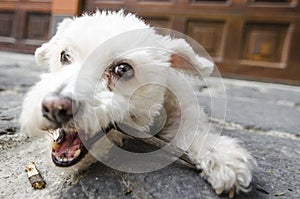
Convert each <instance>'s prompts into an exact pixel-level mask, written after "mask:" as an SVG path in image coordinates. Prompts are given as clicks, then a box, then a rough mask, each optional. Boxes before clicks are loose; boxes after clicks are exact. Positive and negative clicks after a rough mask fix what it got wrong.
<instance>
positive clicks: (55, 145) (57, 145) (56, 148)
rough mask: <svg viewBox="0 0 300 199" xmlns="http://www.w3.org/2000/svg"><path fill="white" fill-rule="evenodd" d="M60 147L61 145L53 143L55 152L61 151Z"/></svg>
mask: <svg viewBox="0 0 300 199" xmlns="http://www.w3.org/2000/svg"><path fill="white" fill-rule="evenodd" d="M59 147H60V145H59V144H57V143H56V142H54V143H53V146H52V148H53V149H54V150H55V151H57V150H58V149H59Z"/></svg>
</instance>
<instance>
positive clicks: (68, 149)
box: [55, 133, 82, 159]
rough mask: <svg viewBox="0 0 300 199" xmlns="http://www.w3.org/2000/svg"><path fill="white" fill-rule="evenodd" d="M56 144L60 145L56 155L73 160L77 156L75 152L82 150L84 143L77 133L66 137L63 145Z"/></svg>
mask: <svg viewBox="0 0 300 199" xmlns="http://www.w3.org/2000/svg"><path fill="white" fill-rule="evenodd" d="M55 144H56V145H60V146H59V147H58V148H57V150H56V155H57V156H59V157H66V158H68V159H70V158H73V157H74V155H77V154H75V152H76V151H77V150H78V149H80V145H81V144H82V142H81V140H80V138H79V137H78V135H76V133H69V134H67V135H66V136H65V138H64V140H63V142H62V143H60V144H57V143H55Z"/></svg>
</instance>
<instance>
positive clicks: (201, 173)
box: [200, 171, 207, 179]
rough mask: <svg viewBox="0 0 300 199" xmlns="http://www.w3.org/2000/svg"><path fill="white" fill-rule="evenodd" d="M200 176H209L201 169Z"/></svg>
mask: <svg viewBox="0 0 300 199" xmlns="http://www.w3.org/2000/svg"><path fill="white" fill-rule="evenodd" d="M200 176H201V177H202V178H204V179H206V178H207V176H206V174H205V172H204V171H201V172H200Z"/></svg>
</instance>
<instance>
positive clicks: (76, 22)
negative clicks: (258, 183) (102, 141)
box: [21, 11, 256, 196]
mask: <svg viewBox="0 0 300 199" xmlns="http://www.w3.org/2000/svg"><path fill="white" fill-rule="evenodd" d="M35 56H36V60H37V62H38V64H40V65H47V66H49V70H50V72H49V73H47V74H44V75H43V76H42V80H41V81H40V82H38V83H37V84H36V85H35V86H34V87H33V88H32V89H31V90H30V91H29V93H28V94H27V96H26V98H25V100H24V104H23V111H22V114H21V127H22V131H24V132H26V133H27V135H30V136H34V135H39V134H43V132H47V131H51V132H52V134H53V135H52V136H53V139H54V142H53V146H52V150H51V154H52V160H53V162H54V164H55V165H56V166H58V167H64V168H65V167H71V166H72V167H79V168H82V167H83V165H87V164H90V163H92V160H91V158H89V155H88V154H89V153H88V148H87V147H86V146H85V145H83V142H84V143H92V144H91V145H93V142H94V141H92V142H89V140H91V139H92V138H95V136H97V134H99V132H104V133H108V132H115V134H113V135H114V136H112V138H111V139H112V140H114V141H116V142H118V143H121V142H122V139H123V138H124V135H123V134H122V133H117V131H116V130H114V127H116V124H118V123H124V124H126V125H127V126H129V127H131V128H134V129H137V130H139V131H140V132H147V133H149V129H151V127H152V126H153V125H154V123H156V122H155V121H159V120H164V122H163V126H162V127H160V131H159V133H158V134H156V137H158V138H160V139H163V140H164V141H167V142H171V143H172V145H173V146H176V147H178V148H180V149H182V150H184V151H185V153H186V154H187V155H188V157H189V158H190V160H191V161H193V163H194V164H195V165H196V167H198V168H201V169H202V171H203V173H204V174H205V177H206V179H207V180H208V182H209V183H210V184H211V185H212V187H213V188H214V189H215V190H216V192H217V193H218V194H221V193H229V194H230V195H231V196H233V194H234V192H238V191H244V192H247V191H248V190H249V185H250V183H251V180H252V170H253V167H254V166H255V164H256V163H255V160H254V159H253V158H252V157H251V155H250V154H249V153H248V152H247V151H246V150H245V149H243V148H242V147H241V146H240V145H238V143H237V141H236V140H235V139H232V138H229V137H226V136H219V135H217V134H214V133H213V132H212V133H207V129H209V122H208V120H207V116H206V115H205V114H204V113H203V112H202V110H201V109H200V107H199V105H198V103H197V102H196V101H195V99H194V97H193V96H189V94H187V91H189V90H191V89H192V88H189V86H188V83H189V80H188V79H189V78H187V77H191V75H197V74H196V73H197V72H199V74H200V75H198V76H202V77H205V76H208V75H209V74H210V73H211V72H212V70H213V66H214V65H213V63H212V62H210V61H209V60H207V59H204V58H202V57H200V56H198V55H196V54H195V52H194V51H193V49H192V48H191V46H190V45H189V44H188V43H187V42H186V41H185V40H184V39H174V38H171V37H170V36H162V35H159V34H157V32H156V31H155V30H154V29H153V28H151V27H150V26H148V25H146V24H145V23H144V22H143V21H142V20H141V19H139V18H137V17H136V16H134V15H131V14H127V15H125V14H124V13H123V12H122V11H120V12H97V13H96V14H94V15H92V16H88V15H85V16H82V17H79V18H74V19H65V20H64V21H63V22H62V23H61V24H60V25H59V27H58V29H57V33H56V35H55V36H54V37H53V38H52V39H51V40H50V41H49V42H48V43H45V44H43V45H42V46H41V47H40V48H38V49H37V50H36V52H35ZM195 68H196V69H195ZM197 70H198V71H197ZM200 79H201V78H198V81H200ZM163 113H164V114H163ZM162 115H165V116H166V117H165V118H163V117H162ZM78 132H80V133H78ZM79 134H80V135H79ZM105 147H109V146H108V145H107V146H106V145H105ZM105 147H104V148H103V150H104V151H105V150H106V149H105ZM100 153H101V152H100Z"/></svg>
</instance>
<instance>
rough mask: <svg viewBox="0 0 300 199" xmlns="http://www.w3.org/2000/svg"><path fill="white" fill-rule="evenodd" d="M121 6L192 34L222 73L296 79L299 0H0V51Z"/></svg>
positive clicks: (26, 48)
mask: <svg viewBox="0 0 300 199" xmlns="http://www.w3.org/2000/svg"><path fill="white" fill-rule="evenodd" d="M121 8H122V9H125V10H126V11H128V12H133V13H136V14H138V15H139V16H141V17H143V18H144V19H145V20H146V21H147V22H148V23H150V24H152V25H153V26H159V27H164V28H170V29H173V30H176V31H180V32H182V33H184V34H186V35H188V36H190V37H192V38H193V39H195V40H196V41H197V42H199V43H200V44H201V45H202V46H203V47H204V48H205V49H206V50H207V51H208V53H209V54H210V55H211V56H212V57H213V59H214V61H215V63H216V65H217V66H218V68H219V70H220V71H221V73H222V75H223V76H225V77H233V78H238V79H250V80H258V81H265V82H278V83H286V84H293V85H300V5H299V0H248V1H247V0H0V51H14V52H22V53H33V52H34V50H35V49H36V48H37V47H38V46H39V45H41V44H42V43H43V42H45V41H47V40H48V39H49V38H51V36H53V34H54V33H55V30H56V25H57V23H59V22H60V21H61V20H62V19H63V18H65V17H72V16H78V15H81V14H82V13H84V12H88V13H91V12H94V11H95V10H96V9H99V10H107V9H113V10H119V9H121ZM83 31H84V30H83Z"/></svg>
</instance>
